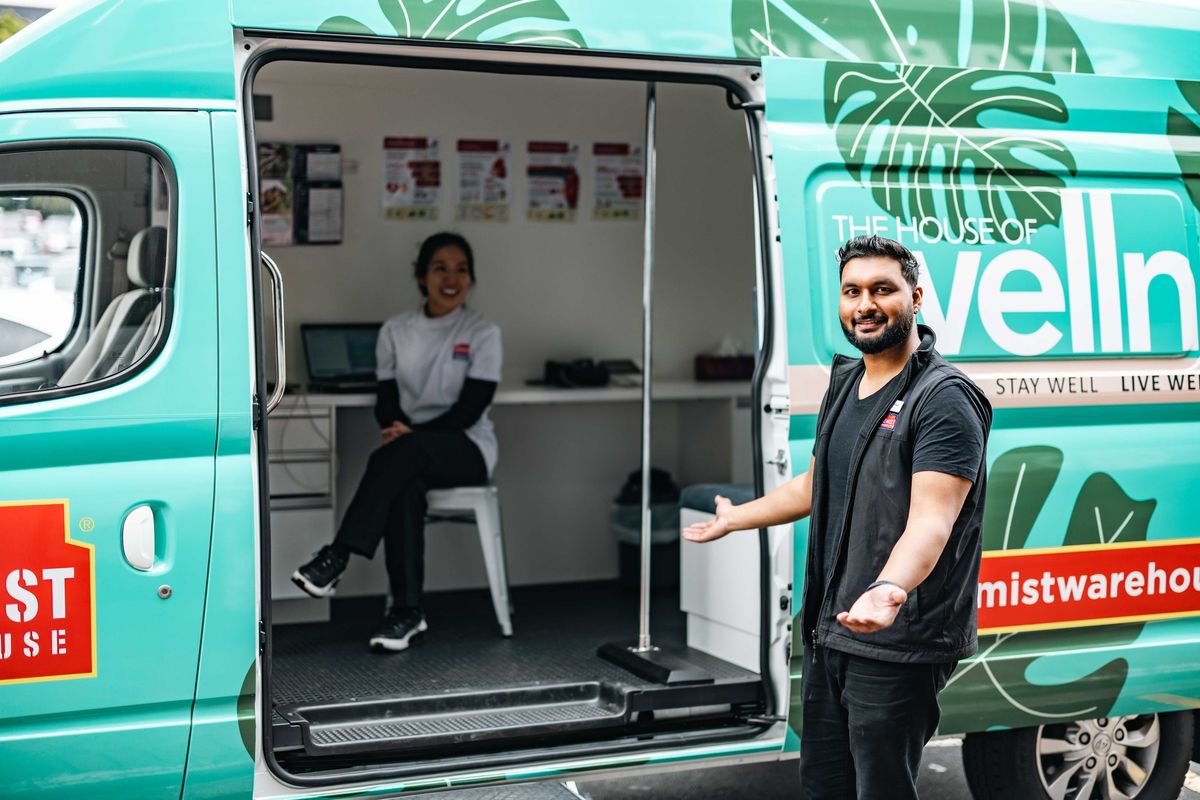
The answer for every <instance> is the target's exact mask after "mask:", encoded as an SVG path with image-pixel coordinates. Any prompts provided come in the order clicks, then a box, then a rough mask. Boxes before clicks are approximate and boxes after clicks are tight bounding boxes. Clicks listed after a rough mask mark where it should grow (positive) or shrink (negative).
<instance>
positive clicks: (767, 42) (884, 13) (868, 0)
mask: <svg viewBox="0 0 1200 800" xmlns="http://www.w3.org/2000/svg"><path fill="white" fill-rule="evenodd" d="M731 12H732V23H733V26H732V30H733V46H734V50H735V51H736V52H737V54H738V55H739V56H741V57H743V58H762V57H763V56H791V57H796V58H822V59H835V60H839V61H867V62H871V61H875V62H883V63H892V64H924V65H930V66H942V67H984V68H988V69H1010V70H1034V71H1044V70H1049V71H1054V72H1091V71H1092V63H1091V61H1090V60H1089V59H1088V56H1087V53H1086V52H1085V51H1084V49H1083V45H1082V44H1081V43H1080V41H1079V37H1078V36H1077V35H1076V34H1075V31H1074V30H1073V29H1072V28H1071V26H1070V24H1069V23H1068V22H1067V21H1066V19H1065V18H1064V17H1063V15H1062V14H1060V13H1059V12H1058V11H1057V10H1056V9H1055V8H1054V7H1053V6H1052V5H1051V3H1050V2H1049V0H1033V2H1017V1H1016V0H963V1H962V2H960V3H913V2H911V1H910V0H733V4H732V9H731Z"/></svg>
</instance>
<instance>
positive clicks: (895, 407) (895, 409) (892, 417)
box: [879, 400, 904, 431]
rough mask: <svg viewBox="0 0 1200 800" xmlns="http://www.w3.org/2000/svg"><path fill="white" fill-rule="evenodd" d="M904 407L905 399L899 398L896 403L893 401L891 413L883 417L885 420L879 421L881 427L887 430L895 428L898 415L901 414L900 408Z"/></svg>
mask: <svg viewBox="0 0 1200 800" xmlns="http://www.w3.org/2000/svg"><path fill="white" fill-rule="evenodd" d="M902 408H904V401H903V400H897V401H896V402H895V403H892V407H891V409H890V413H889V414H888V415H887V416H886V417H884V418H883V422H881V423H879V429H880V430H885V431H890V430H892V429H893V428H895V427H896V417H897V415H899V413H900V409H902Z"/></svg>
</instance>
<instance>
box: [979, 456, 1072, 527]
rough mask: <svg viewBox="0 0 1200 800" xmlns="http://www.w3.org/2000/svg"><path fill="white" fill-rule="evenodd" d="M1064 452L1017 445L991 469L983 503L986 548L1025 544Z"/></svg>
mask: <svg viewBox="0 0 1200 800" xmlns="http://www.w3.org/2000/svg"><path fill="white" fill-rule="evenodd" d="M1062 461H1063V454H1062V451H1061V450H1059V449H1058V448H1057V447H1044V446H1041V445H1035V446H1033V447H1018V448H1016V449H1015V450H1009V451H1008V452H1006V453H1002V454H1001V455H1000V457H999V458H997V459H996V462H995V463H994V464H992V468H991V469H990V470H989V471H988V484H987V499H986V500H985V501H984V504H983V549H984V550H1019V549H1020V548H1022V547H1024V546H1025V541H1026V540H1027V539H1028V538H1029V533H1030V531H1032V530H1033V523H1034V520H1036V519H1037V515H1038V512H1040V511H1041V510H1042V506H1044V505H1045V504H1046V498H1047V497H1049V496H1050V490H1051V489H1052V488H1054V482H1055V481H1056V480H1058V473H1059V472H1060V471H1062Z"/></svg>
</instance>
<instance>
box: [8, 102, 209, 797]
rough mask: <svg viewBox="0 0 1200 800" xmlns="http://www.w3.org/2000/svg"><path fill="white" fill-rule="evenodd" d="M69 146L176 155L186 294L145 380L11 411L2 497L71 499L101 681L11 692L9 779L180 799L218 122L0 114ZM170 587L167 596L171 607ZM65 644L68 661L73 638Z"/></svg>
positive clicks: (192, 636)
mask: <svg viewBox="0 0 1200 800" xmlns="http://www.w3.org/2000/svg"><path fill="white" fill-rule="evenodd" d="M61 139H67V140H76V141H78V140H87V141H94V142H105V141H109V142H112V141H113V140H120V141H125V142H130V141H134V140H136V141H137V142H145V143H148V144H151V145H154V146H156V147H158V148H159V149H161V151H162V152H163V153H165V155H166V157H167V159H168V160H169V162H170V163H169V164H166V165H164V167H166V168H167V170H168V172H170V171H171V170H173V171H174V173H175V176H176V178H177V181H178V192H177V193H176V196H175V197H174V198H173V200H174V202H175V203H176V210H177V223H176V232H177V240H176V248H175V253H176V256H175V262H174V263H175V279H174V289H173V292H172V294H173V298H174V299H173V304H172V311H171V315H170V319H171V324H170V330H169V334H168V336H167V339H166V343H165V346H164V347H163V348H162V350H161V351H160V352H159V353H158V355H157V356H156V357H154V358H153V360H152V361H151V362H150V363H149V365H148V366H147V367H146V368H144V369H143V370H142V371H141V372H139V373H137V374H136V375H134V376H133V377H131V378H129V379H127V380H125V381H124V382H120V383H117V384H115V385H111V386H106V387H104V388H101V389H93V390H91V391H88V390H87V387H86V386H82V387H80V391H79V392H78V393H75V394H72V395H70V396H67V397H61V398H55V399H45V400H38V399H36V398H34V399H31V400H28V401H26V402H24V403H19V404H14V405H7V406H4V407H2V408H0V429H3V431H4V445H3V453H4V458H3V469H4V476H3V480H2V481H0V486H2V487H3V488H2V490H0V499H2V500H3V501H4V502H5V503H6V504H9V505H21V504H24V503H29V502H33V501H38V500H43V499H46V498H61V499H62V500H63V501H65V502H66V504H67V505H66V512H65V517H66V519H65V524H66V529H65V531H64V532H63V533H65V534H66V536H68V537H72V538H73V539H74V540H76V541H79V542H82V543H86V544H87V545H88V546H89V547H90V549H91V552H92V558H93V559H94V567H93V583H92V601H91V613H92V614H93V625H94V627H93V630H94V633H93V640H94V648H95V649H94V670H93V672H94V674H92V675H90V676H88V675H84V676H82V677H78V678H74V679H66V680H64V679H54V678H50V679H46V680H35V681H34V682H12V683H7V684H5V685H0V773H2V774H3V775H4V791H5V794H6V796H10V797H11V796H26V795H32V794H36V793H43V792H52V793H59V794H63V795H66V794H76V795H78V796H87V797H90V798H107V797H112V798H118V797H120V798H124V797H130V796H163V795H167V794H175V793H178V792H179V790H180V786H181V781H182V777H183V762H184V757H185V755H186V750H187V744H188V737H189V733H190V725H191V715H192V700H193V696H194V691H195V680H196V660H197V657H198V654H199V649H200V625H201V623H202V620H203V614H204V600H205V597H204V593H205V586H206V578H207V566H208V555H209V540H210V533H211V529H212V511H213V452H214V448H215V446H216V432H217V391H216V386H217V384H216V379H217V357H216V349H215V347H214V345H215V333H214V331H215V324H216V286H215V284H216V281H215V273H214V268H213V264H214V261H215V259H214V255H215V254H214V252H213V210H214V209H213V194H212V155H211V142H210V134H209V125H208V117H207V115H205V114H201V113H196V112H190V113H134V112H116V111H112V112H95V113H84V112H80V113H71V114H27V115H8V116H2V117H0V142H3V143H4V144H5V145H13V144H16V143H19V142H28V143H47V144H49V143H53V142H54V141H55V140H61ZM130 146H131V147H132V146H134V145H130ZM68 152H69V151H68ZM100 213H103V210H102V209H101V210H100ZM92 250H93V251H94V250H95V248H94V246H93V248H92ZM93 263H94V262H93ZM140 505H149V506H150V507H151V509H152V511H153V518H154V526H155V528H156V531H155V533H156V537H155V538H156V547H155V561H154V563H153V565H152V566H151V568H150V569H149V570H148V571H145V572H141V571H138V570H135V569H133V568H132V567H131V566H130V564H129V563H128V562H127V561H126V560H125V556H124V553H123V550H122V533H121V531H122V525H123V520H124V519H125V516H126V514H128V513H129V512H130V511H131V510H132V509H134V508H135V507H137V506H140ZM6 535H7V536H14V537H16V536H28V535H29V532H28V531H26V530H20V529H17V530H9V531H6ZM37 566H38V567H41V566H44V565H41V564H39V565H37ZM161 587H169V592H168V596H167V597H165V598H164V597H163V596H162V594H161V591H162V589H161ZM6 602H8V601H6ZM45 611H46V612H50V609H45ZM68 611H69V609H68ZM7 622H8V620H6V623H7ZM14 644H16V643H14ZM43 644H45V643H43ZM18 646H19V644H18ZM66 646H67V648H68V652H69V648H70V646H71V642H70V640H68V641H67V643H66Z"/></svg>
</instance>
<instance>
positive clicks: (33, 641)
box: [0, 500, 96, 684]
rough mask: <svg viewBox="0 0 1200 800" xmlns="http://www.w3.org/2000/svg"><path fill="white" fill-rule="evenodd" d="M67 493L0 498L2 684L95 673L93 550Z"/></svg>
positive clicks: (86, 676) (0, 645)
mask: <svg viewBox="0 0 1200 800" xmlns="http://www.w3.org/2000/svg"><path fill="white" fill-rule="evenodd" d="M69 519H70V516H69V514H68V513H67V502H66V501H65V500H42V501H32V502H17V503H0V534H3V536H4V547H3V548H0V684H4V683H25V682H29V681H47V680H63V679H66V678H92V677H95V675H96V603H95V591H94V586H95V550H94V548H93V546H92V545H91V544H88V543H85V542H76V541H72V540H71V535H70V529H69V528H68V524H69Z"/></svg>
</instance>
